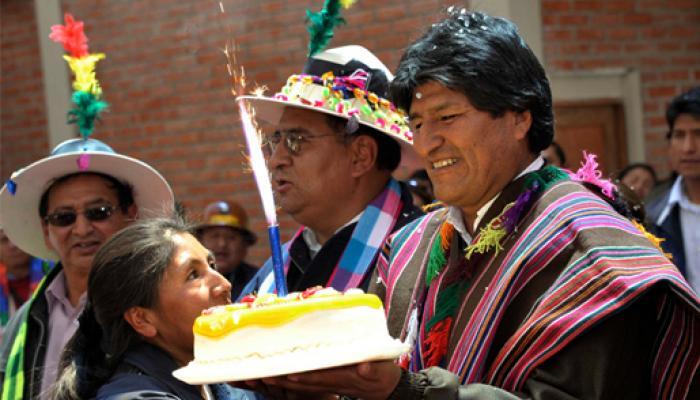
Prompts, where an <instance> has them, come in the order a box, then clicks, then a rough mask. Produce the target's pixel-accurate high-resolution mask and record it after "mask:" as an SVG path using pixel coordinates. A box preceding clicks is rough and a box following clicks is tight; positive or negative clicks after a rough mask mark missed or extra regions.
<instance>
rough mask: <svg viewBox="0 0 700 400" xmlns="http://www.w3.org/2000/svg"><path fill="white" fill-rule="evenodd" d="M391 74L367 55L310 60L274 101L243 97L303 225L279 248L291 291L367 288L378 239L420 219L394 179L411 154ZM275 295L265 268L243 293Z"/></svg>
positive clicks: (285, 205) (279, 185) (338, 53)
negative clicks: (264, 129) (262, 128)
mask: <svg viewBox="0 0 700 400" xmlns="http://www.w3.org/2000/svg"><path fill="white" fill-rule="evenodd" d="M390 79H391V73H390V72H389V71H388V70H387V68H386V67H385V66H384V65H383V64H382V63H381V62H380V61H379V60H378V59H377V58H376V57H375V56H374V55H373V54H372V53H370V52H369V51H368V50H367V49H365V48H363V47H360V46H346V47H340V48H335V49H330V50H327V51H324V52H322V53H319V54H316V55H315V56H312V57H310V58H309V59H308V61H307V64H306V67H305V68H304V71H303V74H302V75H293V76H291V77H290V78H289V79H288V81H287V85H286V86H285V87H284V88H282V91H281V92H280V93H278V94H277V95H275V96H274V97H265V96H262V95H259V96H243V97H241V98H239V99H238V100H239V101H246V102H248V103H249V104H251V105H252V106H254V108H255V112H256V115H257V116H258V118H259V119H261V120H262V121H265V122H267V123H269V124H271V125H272V126H273V129H271V130H272V131H274V132H273V133H270V134H268V135H267V145H268V150H269V158H268V165H269V168H270V172H271V174H272V185H273V189H274V191H275V195H276V200H277V204H278V205H279V206H281V208H282V209H283V210H284V211H285V212H287V213H289V214H290V215H291V216H292V218H294V220H295V221H296V222H298V223H299V224H301V225H302V227H301V228H300V229H299V230H298V231H297V233H296V234H295V235H294V237H293V238H292V240H291V241H289V242H288V243H286V244H285V245H284V248H283V253H284V254H283V259H284V263H285V270H286V271H287V274H286V281H287V287H288V289H289V291H300V290H304V289H306V288H309V287H312V286H316V285H321V286H333V287H335V288H336V289H338V290H345V289H348V288H354V287H360V288H363V289H367V287H368V284H369V277H370V276H371V273H372V269H373V266H374V261H375V260H376V256H377V254H378V252H379V248H380V247H381V244H382V242H383V240H384V239H385V238H386V237H387V236H388V235H389V234H390V233H391V232H392V231H394V230H396V229H398V228H400V227H401V226H403V225H405V224H406V223H407V222H408V221H410V220H411V219H413V218H414V217H416V216H418V215H419V214H420V211H419V210H418V209H417V208H416V207H414V206H413V204H412V201H411V195H410V193H409V191H408V190H407V188H406V187H405V186H404V185H403V184H399V183H398V182H397V181H395V180H393V179H392V178H391V173H392V171H393V170H395V169H396V167H397V166H398V164H399V161H400V160H401V152H402V148H403V150H404V151H412V150H411V146H410V143H411V133H410V131H409V129H408V125H407V124H406V121H405V118H404V116H403V114H400V113H399V112H398V111H397V110H396V108H395V107H394V106H393V105H392V104H391V103H390V102H389V101H388V100H386V99H384V98H385V97H386V91H387V88H388V83H389V81H390ZM254 290H257V291H259V292H271V291H273V290H274V278H273V275H272V265H271V262H270V261H269V260H268V262H267V263H265V265H263V267H262V268H261V270H260V271H259V272H258V273H257V274H256V276H255V277H254V278H253V280H252V281H251V282H250V283H249V284H248V286H247V287H246V288H245V289H244V290H243V292H242V293H243V294H246V293H250V292H252V291H254Z"/></svg>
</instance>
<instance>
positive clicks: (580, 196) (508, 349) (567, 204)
mask: <svg viewBox="0 0 700 400" xmlns="http://www.w3.org/2000/svg"><path fill="white" fill-rule="evenodd" d="M532 210H537V211H536V212H534V211H532ZM532 210H531V211H530V212H528V213H527V214H526V215H525V216H524V218H523V221H526V220H527V221H528V223H527V224H525V226H523V225H524V224H520V226H519V227H518V233H517V237H514V236H515V235H508V237H505V238H504V241H503V242H505V241H508V245H507V246H504V247H505V248H504V249H503V250H502V251H501V253H500V254H499V255H496V254H494V253H495V252H491V253H489V254H487V255H486V256H485V258H484V259H482V260H481V261H480V262H481V263H483V264H485V266H484V267H483V269H482V268H480V271H482V272H479V276H475V277H474V280H475V281H476V280H479V279H480V274H482V273H484V272H485V271H488V270H494V269H495V274H494V275H493V277H492V278H491V279H490V282H489V283H488V287H487V288H486V290H485V292H484V293H483V294H479V296H478V298H479V300H478V304H477V305H476V307H475V308H474V311H473V312H472V314H470V316H469V319H468V322H467V324H466V326H465V328H464V329H463V330H462V331H460V332H452V333H453V334H456V335H459V338H458V340H457V341H456V346H455V349H454V352H453V353H452V354H449V355H447V357H446V360H444V361H443V362H444V366H445V368H446V369H448V370H449V371H451V372H453V373H455V374H456V375H458V376H459V378H460V381H461V382H462V383H463V384H466V383H477V382H482V383H488V384H491V385H495V386H498V387H501V388H503V389H505V390H508V391H518V390H522V388H523V385H524V383H525V381H526V380H527V379H528V377H529V376H530V375H531V374H532V372H533V371H534V370H535V369H536V368H537V367H538V366H540V365H542V363H544V362H545V361H547V360H548V359H550V358H551V357H553V356H555V355H556V354H557V353H558V352H559V351H560V350H561V349H562V348H563V347H564V346H566V345H567V344H568V343H570V342H571V341H573V340H574V339H576V338H577V337H579V336H580V335H581V334H583V333H584V332H587V329H588V328H590V327H592V326H594V325H596V324H597V323H599V322H601V321H603V320H604V319H605V318H606V317H609V316H611V315H613V314H614V313H616V312H618V311H620V310H622V309H624V308H625V307H626V306H628V305H630V304H631V303H632V302H633V301H634V300H635V299H637V298H639V297H640V296H641V295H642V294H643V293H645V291H646V290H647V289H649V288H650V287H652V286H654V285H658V284H665V285H669V286H670V287H671V288H672V291H669V292H668V293H667V295H666V296H665V298H664V299H663V302H662V305H661V306H660V308H659V314H658V315H659V316H660V317H659V319H658V321H657V322H658V325H657V326H656V328H657V329H658V332H659V342H658V346H657V347H656V348H655V349H654V351H655V353H654V354H653V356H654V368H653V369H652V371H651V374H652V376H650V379H651V382H652V390H653V393H652V394H653V397H654V398H659V397H662V398H683V397H684V396H685V391H687V390H688V388H689V384H688V382H690V380H691V379H692V377H693V374H694V372H695V370H696V369H697V368H698V365H697V363H698V360H700V346H699V345H698V343H697V342H695V343H694V342H693V341H692V338H695V337H697V335H698V331H700V326H699V324H700V321H699V319H698V318H697V313H698V312H699V310H698V300H697V297H695V296H694V295H693V293H692V291H691V290H690V289H689V287H688V286H687V283H685V281H684V280H683V278H682V277H681V275H680V274H679V272H678V271H677V269H676V268H675V267H674V266H673V264H672V263H670V262H669V261H668V259H666V258H665V257H664V256H663V254H661V253H660V252H659V251H658V250H657V249H655V248H654V247H653V246H649V247H642V246H636V245H611V246H595V247H590V248H589V249H587V252H586V253H585V254H584V255H583V256H581V257H579V258H578V259H572V260H571V261H570V262H569V263H568V264H567V266H566V267H565V269H564V270H563V272H562V273H561V274H560V276H559V278H558V279H557V280H556V281H555V282H554V284H553V285H552V286H551V287H550V288H549V289H548V290H547V292H545V293H544V294H543V295H542V296H541V297H540V298H539V300H538V301H537V302H536V303H535V304H534V305H533V308H532V310H531V311H530V313H529V314H528V317H527V319H526V320H525V321H524V322H523V323H522V324H521V325H520V327H519V328H518V330H517V332H515V334H513V335H512V336H511V337H510V338H509V339H508V341H507V342H506V344H505V346H504V347H503V348H501V349H498V350H496V351H497V355H496V358H495V359H494V361H493V362H492V363H490V365H487V357H488V355H489V351H490V350H495V349H492V348H491V347H492V343H493V341H494V336H495V333H496V332H497V331H498V327H499V325H500V322H501V320H502V318H503V316H504V314H505V312H506V310H507V309H508V308H509V306H510V304H511V302H512V301H513V299H514V298H515V297H516V296H517V294H518V293H520V292H521V291H522V290H523V289H524V288H525V286H526V285H527V284H528V283H529V282H531V280H532V279H533V278H534V277H535V276H537V274H538V273H539V272H541V271H542V270H543V269H544V268H545V267H547V266H548V265H549V264H550V263H551V262H553V260H554V259H555V258H556V256H558V255H559V254H561V253H562V252H563V251H565V249H567V248H571V246H575V245H577V242H576V240H577V238H579V237H581V235H585V232H586V231H588V230H594V229H599V228H607V229H614V230H616V231H618V232H621V233H622V234H625V235H634V236H637V237H644V234H643V233H641V232H640V231H639V230H638V229H637V228H635V227H634V225H633V224H632V223H630V222H629V221H627V220H626V219H624V218H622V217H621V216H620V215H619V214H617V213H616V212H615V211H613V210H612V209H611V208H610V206H609V205H608V204H607V203H606V202H605V201H603V200H602V199H601V198H599V197H597V196H596V195H594V194H592V193H590V192H588V191H585V190H583V189H581V188H580V186H578V184H577V183H573V182H560V183H558V184H556V185H554V186H553V187H552V188H550V189H549V190H547V191H546V192H545V193H544V194H543V195H542V197H541V198H540V199H539V200H538V201H537V202H536V203H535V204H534V205H533V207H532ZM436 218H438V219H444V216H442V215H440V212H439V211H438V212H436V213H433V214H432V215H430V216H426V217H425V218H424V219H423V220H419V221H418V222H416V223H414V224H411V225H409V226H407V227H406V228H404V230H402V231H400V232H399V233H398V234H397V235H396V236H395V237H394V238H393V240H392V242H391V247H392V248H391V252H390V255H391V258H390V259H388V260H387V259H385V258H384V257H382V258H380V262H379V263H378V266H377V268H378V271H379V274H380V278H381V279H382V281H383V282H384V284H385V285H386V293H387V296H386V299H385V304H386V306H387V308H388V312H389V311H390V308H391V307H392V303H391V301H392V294H393V291H394V285H395V284H396V283H397V282H398V281H399V280H400V278H401V276H402V275H403V274H404V273H410V271H409V270H408V269H406V266H407V265H408V264H409V263H408V261H409V260H410V259H412V258H413V257H417V258H419V259H423V260H424V262H423V264H422V265H423V266H422V271H421V272H420V273H419V277H425V274H426V272H427V266H426V264H427V257H426V256H422V255H419V254H416V252H415V251H416V249H417V248H418V247H419V243H420V242H421V237H422V236H423V235H426V234H428V235H431V236H432V238H431V239H429V240H431V243H434V241H435V240H437V238H438V237H440V233H439V226H438V227H437V228H432V229H434V231H431V232H430V233H429V232H426V230H425V228H426V227H427V226H428V224H429V222H430V220H431V219H432V220H435V219H436ZM383 254H384V255H385V256H386V254H387V253H386V252H385V253H383ZM483 264H482V265H483ZM389 265H391V268H389ZM435 279H436V281H435V282H434V283H433V284H437V285H439V284H440V279H441V276H437V277H436V278H435ZM409 282H413V280H410V281H409ZM418 282H419V283H417V284H416V287H415V289H416V290H415V293H416V294H414V296H415V297H414V299H412V301H417V303H418V304H422V310H416V309H414V310H413V311H411V312H410V314H411V318H408V315H406V322H405V323H404V328H403V332H402V334H401V335H402V338H405V339H408V341H409V342H410V339H411V336H412V335H413V336H415V338H416V339H415V343H414V345H413V347H412V348H413V353H412V356H411V360H410V369H411V370H412V371H418V370H420V369H422V368H423V367H424V365H425V361H426V359H425V356H426V354H424V353H425V346H424V341H425V340H426V338H425V332H426V331H425V328H426V323H427V321H430V320H431V318H432V316H434V315H435V307H434V304H435V303H436V302H437V298H438V296H439V294H440V293H439V292H440V291H439V290H438V291H436V292H435V293H430V294H429V295H427V296H424V297H423V298H420V296H422V295H421V294H420V293H426V292H425V290H424V288H425V281H424V279H423V278H420V279H419V280H418ZM473 290H476V288H473V287H471V288H467V289H466V298H472V297H474V296H476V293H472V291H473ZM397 305H398V304H397ZM409 311H410V310H409ZM416 311H417V313H416ZM693 313H694V315H693ZM402 316H403V315H402ZM390 317H392V316H391V315H390ZM414 325H418V327H416V326H414Z"/></svg>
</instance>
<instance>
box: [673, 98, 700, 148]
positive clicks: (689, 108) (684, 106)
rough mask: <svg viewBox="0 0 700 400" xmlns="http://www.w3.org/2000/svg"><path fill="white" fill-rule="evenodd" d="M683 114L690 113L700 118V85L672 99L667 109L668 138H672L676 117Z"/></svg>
mask: <svg viewBox="0 0 700 400" xmlns="http://www.w3.org/2000/svg"><path fill="white" fill-rule="evenodd" d="M681 114H690V115H692V116H694V117H695V118H700V86H697V87H694V88H692V89H690V90H688V91H687V92H685V93H682V94H680V95H678V96H677V97H675V98H674V99H673V100H671V104H669V105H668V108H667V109H666V122H667V123H668V133H667V134H666V138H667V139H670V138H671V132H673V127H674V125H675V124H676V119H678V117H679V116H680V115H681Z"/></svg>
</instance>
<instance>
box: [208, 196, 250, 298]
mask: <svg viewBox="0 0 700 400" xmlns="http://www.w3.org/2000/svg"><path fill="white" fill-rule="evenodd" d="M196 233H197V239H199V241H200V242H202V244H203V245H204V247H206V248H207V249H209V250H210V251H211V252H212V253H213V254H214V259H215V260H216V267H217V269H218V271H219V273H221V275H223V276H224V277H225V278H226V279H228V281H229V282H231V298H232V299H235V298H237V297H238V295H239V294H241V290H243V288H244V287H245V285H246V284H247V283H248V281H250V279H251V278H252V277H253V276H254V275H255V273H256V272H258V268H257V267H255V266H253V265H250V264H248V263H246V262H245V258H246V255H247V254H248V247H250V246H252V245H253V244H255V241H256V239H257V238H256V237H255V234H254V233H253V232H252V231H251V230H250V229H248V215H246V212H245V210H244V209H243V207H241V205H240V204H238V203H236V202H233V201H228V202H227V201H216V202H213V203H211V204H209V205H207V207H206V208H205V209H204V222H203V223H202V224H201V225H199V226H197V229H196Z"/></svg>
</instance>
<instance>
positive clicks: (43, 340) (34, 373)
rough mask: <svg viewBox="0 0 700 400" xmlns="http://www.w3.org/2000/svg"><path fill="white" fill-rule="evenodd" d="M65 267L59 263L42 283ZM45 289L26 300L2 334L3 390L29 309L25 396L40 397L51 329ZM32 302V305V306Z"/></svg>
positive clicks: (0, 370) (0, 374) (0, 368)
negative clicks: (12, 352)
mask: <svg viewBox="0 0 700 400" xmlns="http://www.w3.org/2000/svg"><path fill="white" fill-rule="evenodd" d="M62 270H63V266H62V265H61V263H58V264H56V266H55V267H54V268H53V269H51V271H49V273H48V275H47V276H46V282H45V284H44V285H43V287H44V288H46V287H48V286H49V285H50V284H51V282H53V280H54V279H56V275H58V273H59V272H60V271H62ZM44 293H45V292H44V290H42V291H41V292H38V293H36V294H35V299H34V301H33V302H30V301H27V302H26V303H24V304H23V305H22V307H20V309H19V310H17V313H15V315H13V316H12V318H11V319H10V321H9V322H8V323H7V327H6V329H5V333H4V335H3V338H2V346H0V393H2V390H3V384H4V381H5V370H6V368H7V359H8V357H9V355H10V351H11V350H12V344H13V343H14V341H15V338H16V337H17V333H18V332H19V328H20V325H21V324H22V320H23V319H24V317H25V315H27V313H29V315H28V319H27V340H26V342H25V346H24V379H25V386H24V396H23V398H24V399H37V398H39V394H40V393H41V378H42V376H43V367H44V358H45V355H46V346H47V341H48V329H49V307H48V302H47V301H46V296H45V295H44ZM30 303H31V308H30V306H29V305H30Z"/></svg>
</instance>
